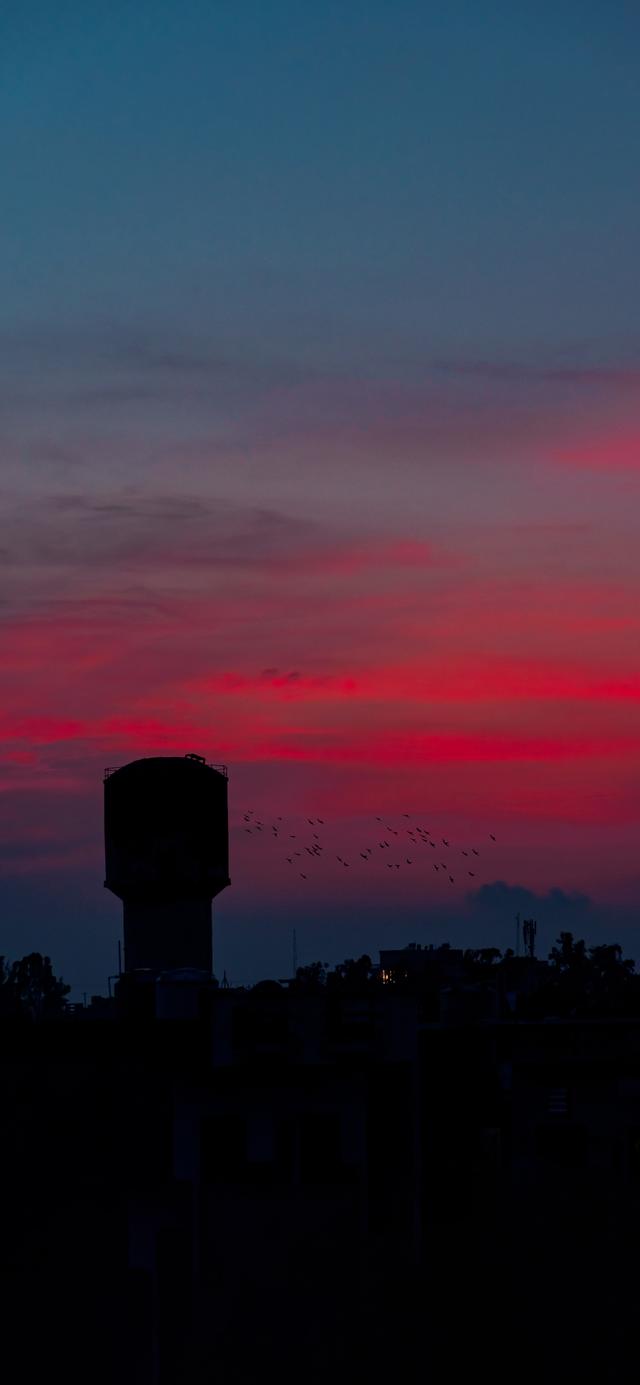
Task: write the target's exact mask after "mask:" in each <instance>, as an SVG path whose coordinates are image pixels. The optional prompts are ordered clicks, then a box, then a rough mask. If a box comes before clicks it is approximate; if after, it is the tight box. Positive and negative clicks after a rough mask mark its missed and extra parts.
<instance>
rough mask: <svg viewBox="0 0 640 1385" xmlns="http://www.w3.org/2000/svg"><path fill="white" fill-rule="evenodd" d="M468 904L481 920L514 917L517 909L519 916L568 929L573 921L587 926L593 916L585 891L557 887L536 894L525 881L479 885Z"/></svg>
mask: <svg viewBox="0 0 640 1385" xmlns="http://www.w3.org/2000/svg"><path fill="white" fill-rule="evenodd" d="M469 904H470V909H471V912H472V913H474V914H476V915H478V916H479V917H481V918H482V919H483V920H484V919H486V920H487V921H490V920H491V919H495V920H498V919H499V920H503V919H505V918H509V917H510V918H513V919H515V916H516V914H518V913H519V914H520V915H521V916H522V918H527V917H530V916H531V917H533V918H537V919H538V920H544V921H545V923H549V924H555V923H557V926H558V927H559V928H566V929H569V930H571V928H572V927H573V925H574V924H575V925H576V926H577V925H580V926H582V927H586V926H587V925H588V924H589V923H590V922H592V921H593V917H594V904H593V901H592V900H591V899H590V898H589V896H588V895H585V894H580V893H578V892H574V891H569V892H568V891H566V890H562V889H560V888H555V889H551V890H549V891H548V893H547V894H536V893H535V891H534V890H530V889H528V888H527V886H526V885H507V884H506V883H505V882H504V881H503V880H495V881H493V882H492V883H491V884H490V885H482V886H481V888H480V889H479V890H477V891H476V892H475V893H474V894H471V895H470V896H469Z"/></svg>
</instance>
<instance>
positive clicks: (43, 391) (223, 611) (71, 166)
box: [0, 0, 640, 996]
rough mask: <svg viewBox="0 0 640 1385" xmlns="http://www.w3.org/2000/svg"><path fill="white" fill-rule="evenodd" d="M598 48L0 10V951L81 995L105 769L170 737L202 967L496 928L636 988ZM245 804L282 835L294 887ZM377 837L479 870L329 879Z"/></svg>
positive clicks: (300, 17) (255, 969) (554, 35)
mask: <svg viewBox="0 0 640 1385" xmlns="http://www.w3.org/2000/svg"><path fill="white" fill-rule="evenodd" d="M639 43H640V15H639V13H638V9H637V6H636V5H634V4H631V3H627V0H611V3H610V4H608V5H606V6H604V5H602V4H600V3H598V4H595V3H590V2H589V0H581V3H577V0H575V3H574V0H555V2H554V3H553V4H551V3H547V0H537V3H535V4H534V3H518V0H509V3H506V2H505V3H497V2H496V0H487V3H485V4H483V5H481V6H480V5H478V4H477V3H475V0H447V2H446V3H444V0H440V2H439V3H429V0H420V3H409V0H388V2H387V0H366V3H364V0H362V2H361V0H351V3H350V4H348V5H345V4H344V3H343V2H342V0H340V2H338V0H318V3H316V4H315V5H300V4H298V3H296V4H294V3H292V2H290V0H289V2H288V0H264V3H259V0H229V2H227V0H207V3H204V0H203V2H202V3H198V2H197V0H179V3H178V0H153V3H150V0H149V2H148V0H138V3H137V4H135V5H131V4H128V3H124V2H123V0H112V3H111V4H110V5H108V6H105V5H103V4H100V5H99V4H97V3H95V0H82V3H80V0H56V3H55V4H53V2H52V0H40V3H36V2H35V0H19V2H18V0H7V3H5V5H3V7H2V16H1V17H0V160H1V166H2V188H3V195H2V215H1V217H0V291H1V301H2V317H1V320H0V516H1V522H0V953H5V954H6V955H8V956H9V957H15V956H19V955H22V953H24V952H25V951H31V950H34V949H37V950H40V951H46V952H48V953H49V954H50V955H51V956H52V959H53V961H54V966H55V967H56V969H57V970H58V971H62V973H63V975H64V976H65V978H66V979H67V980H68V981H69V982H70V983H71V984H72V985H73V987H74V992H73V994H74V995H76V996H77V995H79V994H81V993H82V992H83V991H87V992H88V993H92V992H94V991H97V992H100V991H102V992H104V991H105V989H106V977H107V975H108V973H109V972H113V971H114V970H115V968H116V963H117V939H118V937H119V934H120V918H121V911H120V905H119V902H118V901H117V900H116V899H115V898H113V897H112V896H110V895H108V894H107V893H106V892H105V890H104V889H103V885H102V881H103V874H104V870H103V845H102V774H103V770H104V768H105V767H106V766H111V765H118V764H123V763H126V762H127V761H128V760H131V759H135V758H137V757H140V756H146V755H153V754H182V753H185V752H189V751H196V752H198V753H201V754H203V755H205V756H206V757H207V758H209V759H210V760H212V761H214V762H224V763H226V764H227V765H228V768H229V794H230V817H231V845H230V854H231V878H232V886H231V888H230V889H228V890H227V891H226V892H225V893H224V894H223V895H221V896H220V898H219V900H217V901H216V906H215V919H216V923H215V937H216V942H215V950H216V970H217V971H220V972H221V971H222V970H223V969H224V970H226V971H227V972H228V975H229V976H230V978H231V979H232V981H236V982H238V983H240V982H249V981H251V980H255V979H257V977H258V976H260V975H287V974H288V972H289V970H290V962H291V937H292V929H293V928H294V927H295V928H296V933H297V947H298V956H299V959H300V960H301V961H310V960H312V959H313V958H315V957H320V956H322V955H323V954H325V953H326V959H327V960H331V961H336V960H339V959H341V958H342V957H344V956H348V955H353V954H354V952H362V951H365V950H366V951H369V952H371V953H372V954H373V955H374V956H375V955H376V954H377V949H378V947H379V946H389V945H404V944H405V943H407V942H409V941H413V940H416V941H421V942H430V941H434V942H438V941H441V940H442V939H444V938H449V939H450V940H451V941H452V942H462V943H464V945H475V944H476V943H477V945H484V944H486V943H493V942H496V943H497V945H499V946H507V945H513V932H514V924H513V919H514V915H515V913H516V912H517V911H518V910H523V911H527V912H529V913H531V914H534V915H535V916H536V917H537V918H538V920H539V926H540V927H539V942H540V945H541V949H542V951H545V950H548V948H549V947H550V946H551V943H552V942H553V939H554V937H555V935H556V933H557V931H558V929H559V928H560V927H571V928H573V929H574V931H578V932H581V933H582V934H585V933H586V935H587V937H588V938H589V939H590V940H591V939H592V940H593V941H598V940H600V939H605V938H608V939H610V940H612V939H614V938H615V940H617V941H620V942H621V943H622V944H623V945H624V946H625V948H626V949H627V950H629V951H631V954H632V955H636V956H638V957H640V920H638V918H637V913H636V900H637V899H638V887H639V885H640V868H639V866H638V851H637V841H638V828H639V825H640V786H639V785H640V781H639V772H640V721H639V717H638V712H639V707H640V644H639V640H638V635H639V630H640V608H639V606H638V580H639V577H640V545H639V543H638V537H639V535H638V528H639V520H638V515H639V513H640V511H639V501H640V494H639V491H640V398H639V389H638V386H639V382H640V329H639V328H638V317H637V306H638V272H637V246H638V243H639V239H640V195H639V191H640V189H639V181H640V169H639V166H638V160H637V142H638V135H639V130H638V123H639V122H638V108H637V53H638V45H639ZM248 807H250V808H252V809H253V810H254V811H255V812H256V813H258V814H260V815H261V816H262V817H263V819H264V820H265V821H266V822H270V821H273V820H275V819H276V818H278V817H282V818H283V820H285V821H286V822H287V823H288V825H289V829H290V833H293V834H295V835H296V839H297V838H298V835H299V833H302V834H304V832H305V831H307V829H308V830H309V831H310V830H311V829H310V828H308V824H307V819H308V818H309V817H314V818H315V817H316V816H321V817H322V818H323V819H325V823H326V828H325V830H326V832H327V833H328V834H330V837H329V836H328V837H327V841H328V842H329V844H330V846H331V850H328V851H327V857H326V860H325V864H324V865H323V866H322V868H320V867H319V866H318V867H317V868H316V866H315V864H314V866H313V878H311V874H310V875H309V878H308V879H307V881H304V880H302V879H301V878H300V872H299V871H298V872H296V870H295V868H294V869H293V870H292V868H291V866H290V864H289V863H288V862H287V861H286V859H285V853H284V852H283V851H282V850H281V847H280V843H279V842H276V841H275V839H274V838H273V836H271V838H270V839H269V838H267V840H263V838H261V837H258V836H257V835H255V834H252V835H251V837H250V836H249V835H248V834H246V832H245V823H244V818H243V815H244V812H245V811H246V809H247V808H248ZM405 813H409V814H410V815H412V817H411V818H409V819H405V818H403V814H405ZM377 815H382V816H383V817H384V819H385V823H386V824H391V825H395V826H396V828H397V830H400V829H401V828H402V830H405V829H404V827H402V824H403V823H405V824H406V822H407V821H409V822H410V823H411V822H412V821H413V822H417V823H420V824H426V825H427V826H428V827H430V828H431V830H432V831H434V832H435V833H437V834H441V835H442V836H444V837H446V838H447V840H449V841H450V842H451V843H452V846H451V850H452V851H453V852H455V853H457V855H456V860H457V861H458V863H459V864H460V863H462V861H463V858H462V855H461V853H462V850H464V849H466V850H469V849H470V848H471V846H472V845H473V846H475V847H476V849H477V850H478V851H479V852H480V856H479V858H478V862H479V869H478V872H474V877H473V879H470V878H469V877H468V875H467V876H466V878H465V876H464V873H461V871H460V870H458V871H456V873H455V883H454V885H453V886H452V885H451V884H450V882H449V880H448V873H447V878H445V877H444V874H443V875H442V878H441V875H440V873H437V874H436V873H434V872H433V869H432V865H433V863H432V864H431V867H430V866H429V862H428V860H426V859H425V860H422V858H421V861H420V862H418V861H412V864H411V867H409V866H408V865H407V864H406V861H405V862H404V863H403V864H404V866H405V868H404V869H403V870H402V871H395V870H392V871H389V872H387V871H386V870H385V869H384V864H386V862H383V856H382V855H381V854H378V856H377V857H376V861H375V863H370V864H371V865H372V869H370V870H369V869H368V865H367V863H365V862H362V865H361V866H360V867H359V868H358V867H357V866H356V864H355V859H357V856H358V853H359V850H360V849H361V848H362V847H364V846H366V845H368V844H369V843H370V842H373V843H374V844H375V841H376V838H375V831H376V830H377V829H376V827H375V817H376V816H377ZM294 824H297V827H296V826H295V825H294ZM490 832H491V833H493V834H494V836H495V837H496V842H495V843H493V842H492V841H491V839H490V837H489V833H490ZM372 834H373V835H372ZM376 849H377V850H378V848H376ZM338 854H342V855H343V856H348V855H349V854H351V855H352V856H354V858H355V859H354V861H353V867H354V868H353V869H351V868H350V869H349V871H345V870H344V869H343V868H342V866H341V864H340V863H339V862H338V861H337V860H335V857H336V856H337V855H338ZM423 855H424V853H423ZM329 857H333V858H334V859H333V860H331V861H329ZM452 859H453V858H452ZM360 860H362V858H360ZM466 865H467V862H466V861H465V862H464V866H462V868H461V869H462V872H464V869H465V868H466ZM323 959H324V958H323Z"/></svg>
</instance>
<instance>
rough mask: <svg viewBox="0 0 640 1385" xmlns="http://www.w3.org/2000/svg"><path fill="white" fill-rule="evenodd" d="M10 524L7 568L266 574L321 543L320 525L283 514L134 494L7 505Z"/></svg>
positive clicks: (5, 556) (194, 499)
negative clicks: (266, 570)
mask: <svg viewBox="0 0 640 1385" xmlns="http://www.w3.org/2000/svg"><path fill="white" fill-rule="evenodd" d="M5 522H6V538H5V543H4V545H3V549H2V552H1V554H0V561H1V562H2V564H3V566H4V567H5V568H6V567H7V566H15V567H17V568H20V567H23V568H24V567H27V568H29V569H34V568H42V567H60V568H61V569H66V570H71V569H74V568H75V569H82V570H83V571H95V570H96V569H109V570H114V569H115V568H120V569H121V570H123V569H126V570H130V571H140V570H145V569H152V568H153V567H154V565H160V566H161V567H162V569H163V570H165V571H166V570H170V569H175V568H185V569H188V568H193V567H196V566H198V567H203V568H206V569H208V570H212V571H214V570H224V569H229V568H234V567H236V568H237V567H244V568H249V569H251V568H255V569H261V568H264V567H265V566H269V565H273V564H276V565H277V564H278V563H280V562H282V561H284V560H291V559H292V558H293V557H294V556H295V554H296V553H298V552H303V551H304V547H305V545H306V544H307V543H308V542H309V540H310V539H311V538H314V539H315V541H316V543H318V542H321V540H322V531H321V528H320V526H319V525H317V524H315V523H314V522H313V521H311V520H303V519H298V518H295V517H293V516H291V515H288V514H286V513H284V512H283V511H279V510H275V509H267V508H265V507H259V506H242V505H235V504H233V503H231V502H229V501H227V500H224V499H219V498H214V499H203V498H198V497H185V496H184V495H180V494H175V495H173V494H150V493H146V494H145V493H142V492H136V491H134V490H130V491H129V492H128V493H127V492H120V498H119V499H118V500H114V499H112V498H111V496H109V495H106V496H100V495H94V496H90V495H83V494H82V493H67V494H64V495H60V494H58V495H51V496H46V495H45V496H42V497H41V498H39V499H38V501H34V502H26V501H24V500H20V499H18V498H15V499H14V500H13V502H12V503H11V502H9V500H8V498H7V499H6V503H5ZM325 542H327V543H330V536H326V537H325Z"/></svg>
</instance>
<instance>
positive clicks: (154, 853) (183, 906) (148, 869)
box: [104, 755, 231, 973]
mask: <svg viewBox="0 0 640 1385" xmlns="http://www.w3.org/2000/svg"><path fill="white" fill-rule="evenodd" d="M104 838H105V862H106V879H105V882H104V883H105V887H106V888H107V889H108V890H112V891H113V894H115V895H118V898H119V899H121V900H122V903H123V909H124V969H125V972H135V971H142V970H144V971H147V972H148V971H149V970H151V971H153V972H156V973H158V972H162V971H173V970H175V969H177V968H180V967H191V968H195V969H197V970H199V971H205V972H208V973H211V972H212V970H213V944H212V919H211V902H212V900H213V899H214V898H215V896H216V895H217V894H219V893H220V891H221V890H223V889H224V888H225V886H226V885H229V884H230V883H231V882H230V880H229V826H228V813H227V771H226V768H225V766H224V765H210V764H208V763H207V761H206V760H204V759H203V758H202V756H201V755H185V756H179V757H178V756H166V757H164V756H163V757H157V758H153V759H148V760H133V761H132V762H131V764H128V765H123V766H122V768H120V769H114V770H107V771H106V773H105V780H104Z"/></svg>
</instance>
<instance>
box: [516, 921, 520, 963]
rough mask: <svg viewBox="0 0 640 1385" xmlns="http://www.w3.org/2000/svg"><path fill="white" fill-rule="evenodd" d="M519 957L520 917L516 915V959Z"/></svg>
mask: <svg viewBox="0 0 640 1385" xmlns="http://www.w3.org/2000/svg"><path fill="white" fill-rule="evenodd" d="M519 956H520V915H519V914H516V957H519Z"/></svg>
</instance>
